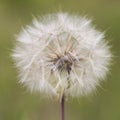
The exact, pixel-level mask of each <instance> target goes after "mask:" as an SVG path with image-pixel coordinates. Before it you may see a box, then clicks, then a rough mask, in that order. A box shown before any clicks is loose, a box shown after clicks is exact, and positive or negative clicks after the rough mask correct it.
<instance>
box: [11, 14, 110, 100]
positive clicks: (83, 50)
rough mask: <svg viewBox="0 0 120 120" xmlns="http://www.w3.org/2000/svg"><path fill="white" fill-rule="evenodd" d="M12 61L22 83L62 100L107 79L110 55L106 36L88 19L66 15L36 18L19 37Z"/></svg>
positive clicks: (85, 90)
mask: <svg viewBox="0 0 120 120" xmlns="http://www.w3.org/2000/svg"><path fill="white" fill-rule="evenodd" d="M13 58H14V60H15V61H16V66H17V68H18V69H19V73H20V75H19V76H20V83H23V84H24V85H25V86H27V87H28V88H29V89H30V90H31V91H38V92H40V93H42V94H44V95H46V96H48V97H55V98H56V99H61V96H62V95H63V94H64V95H65V96H66V98H68V97H80V96H82V95H87V94H88V93H91V92H92V91H93V90H95V89H96V87H97V86H98V85H99V84H100V81H101V80H103V79H104V77H105V76H106V73H107V71H108V67H109V65H110V60H111V53H110V50H109V46H108V44H107V43H106V41H105V39H104V34H103V33H101V32H99V31H97V30H96V29H95V27H93V26H92V25H91V20H88V19H86V18H85V17H80V16H75V15H69V14H67V13H58V14H49V15H46V16H44V17H41V18H40V19H39V20H37V19H34V20H33V24H32V25H31V26H27V27H26V28H25V29H23V30H22V31H21V33H20V34H19V35H18V37H17V44H16V47H15V49H14V52H13Z"/></svg>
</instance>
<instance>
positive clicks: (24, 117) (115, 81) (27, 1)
mask: <svg viewBox="0 0 120 120" xmlns="http://www.w3.org/2000/svg"><path fill="white" fill-rule="evenodd" d="M60 10H62V11H69V12H72V13H79V14H82V15H86V14H87V16H88V17H90V18H92V19H93V23H94V24H96V25H97V28H99V29H100V30H103V31H106V39H107V40H108V41H110V44H111V45H112V46H113V47H112V51H113V54H114V60H113V66H112V67H111V71H110V74H109V75H108V77H107V79H106V82H104V83H102V87H101V88H98V91H97V93H96V94H95V95H93V96H88V97H87V98H85V97H83V98H81V99H79V100H78V99H76V100H70V101H68V102H67V103H66V120H120V58H119V55H120V0H0V120H60V105H59V102H56V101H51V100H44V99H42V97H41V96H40V95H38V94H31V93H29V92H27V91H26V89H25V88H23V87H22V86H21V85H19V84H18V78H17V70H16V69H15V68H14V66H13V61H12V59H11V57H10V54H11V51H12V49H13V46H14V43H15V35H16V34H18V33H19V31H20V30H21V28H22V27H23V26H25V25H26V24H30V23H31V21H32V18H33V16H39V15H44V14H46V13H51V12H57V11H60Z"/></svg>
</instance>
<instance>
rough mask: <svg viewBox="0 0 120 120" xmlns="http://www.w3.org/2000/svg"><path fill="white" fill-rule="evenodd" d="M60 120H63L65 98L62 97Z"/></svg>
mask: <svg viewBox="0 0 120 120" xmlns="http://www.w3.org/2000/svg"><path fill="white" fill-rule="evenodd" d="M61 120H65V96H64V95H63V96H62V100H61Z"/></svg>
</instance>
